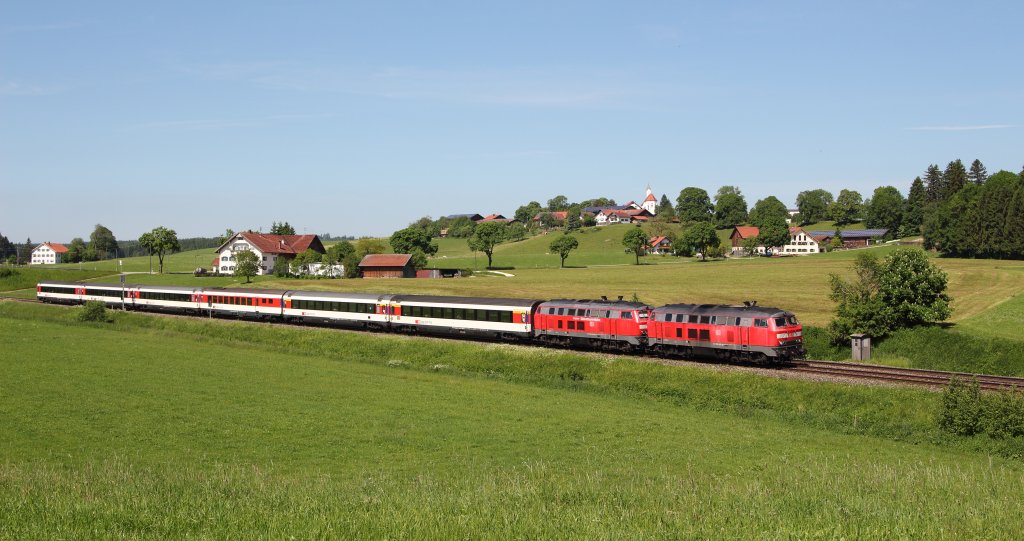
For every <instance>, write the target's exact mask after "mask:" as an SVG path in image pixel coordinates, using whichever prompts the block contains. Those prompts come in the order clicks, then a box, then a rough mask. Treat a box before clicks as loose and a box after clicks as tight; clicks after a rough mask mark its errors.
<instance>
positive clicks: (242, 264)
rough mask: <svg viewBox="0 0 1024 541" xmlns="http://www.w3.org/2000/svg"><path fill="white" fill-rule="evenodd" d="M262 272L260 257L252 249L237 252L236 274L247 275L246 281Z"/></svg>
mask: <svg viewBox="0 0 1024 541" xmlns="http://www.w3.org/2000/svg"><path fill="white" fill-rule="evenodd" d="M259 273H260V257H259V256H258V255H256V252H253V251H252V250H242V251H240V252H235V275H236V276H245V283H247V284H248V283H249V282H250V281H252V277H254V276H256V275H257V274H259Z"/></svg>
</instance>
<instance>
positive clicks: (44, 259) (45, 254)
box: [28, 242, 68, 265]
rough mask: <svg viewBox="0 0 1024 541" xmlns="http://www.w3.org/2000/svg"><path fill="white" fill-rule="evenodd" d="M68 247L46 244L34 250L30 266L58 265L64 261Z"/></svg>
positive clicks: (53, 243) (54, 243) (51, 243)
mask: <svg viewBox="0 0 1024 541" xmlns="http://www.w3.org/2000/svg"><path fill="white" fill-rule="evenodd" d="M67 251H68V247H67V246H64V245H63V244H57V243H56V242H44V243H42V244H40V245H39V246H36V247H35V248H33V249H32V257H31V259H30V260H29V262H28V264H29V265H56V264H57V263H60V262H61V260H62V259H63V256H64V254H66V253H67Z"/></svg>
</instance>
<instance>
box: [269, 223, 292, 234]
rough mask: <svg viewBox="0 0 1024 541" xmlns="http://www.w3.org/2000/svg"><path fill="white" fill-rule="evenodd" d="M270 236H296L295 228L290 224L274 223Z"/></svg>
mask: <svg viewBox="0 0 1024 541" xmlns="http://www.w3.org/2000/svg"><path fill="white" fill-rule="evenodd" d="M270 234H271V235H294V234H295V228H294V227H292V224H290V223H288V222H281V223H277V222H274V223H273V225H271V226H270Z"/></svg>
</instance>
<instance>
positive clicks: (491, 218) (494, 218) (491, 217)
mask: <svg viewBox="0 0 1024 541" xmlns="http://www.w3.org/2000/svg"><path fill="white" fill-rule="evenodd" d="M511 221H512V220H509V219H508V218H506V217H504V216H502V215H501V214H488V215H487V216H484V217H483V218H482V219H481V220H479V221H478V222H477V223H481V224H483V223H487V222H498V223H502V224H507V223H508V222H511Z"/></svg>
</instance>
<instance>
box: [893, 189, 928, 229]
mask: <svg viewBox="0 0 1024 541" xmlns="http://www.w3.org/2000/svg"><path fill="white" fill-rule="evenodd" d="M927 204H928V193H927V191H926V190H925V187H924V182H922V181H921V177H916V178H914V182H912V183H911V184H910V193H909V194H907V204H906V206H904V207H903V225H902V226H901V229H902V230H903V231H902V232H901V234H900V236H901V237H905V236H911V235H920V234H921V225H922V224H924V208H925V205H927ZM902 233H907V234H906V235H904V234H902Z"/></svg>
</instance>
